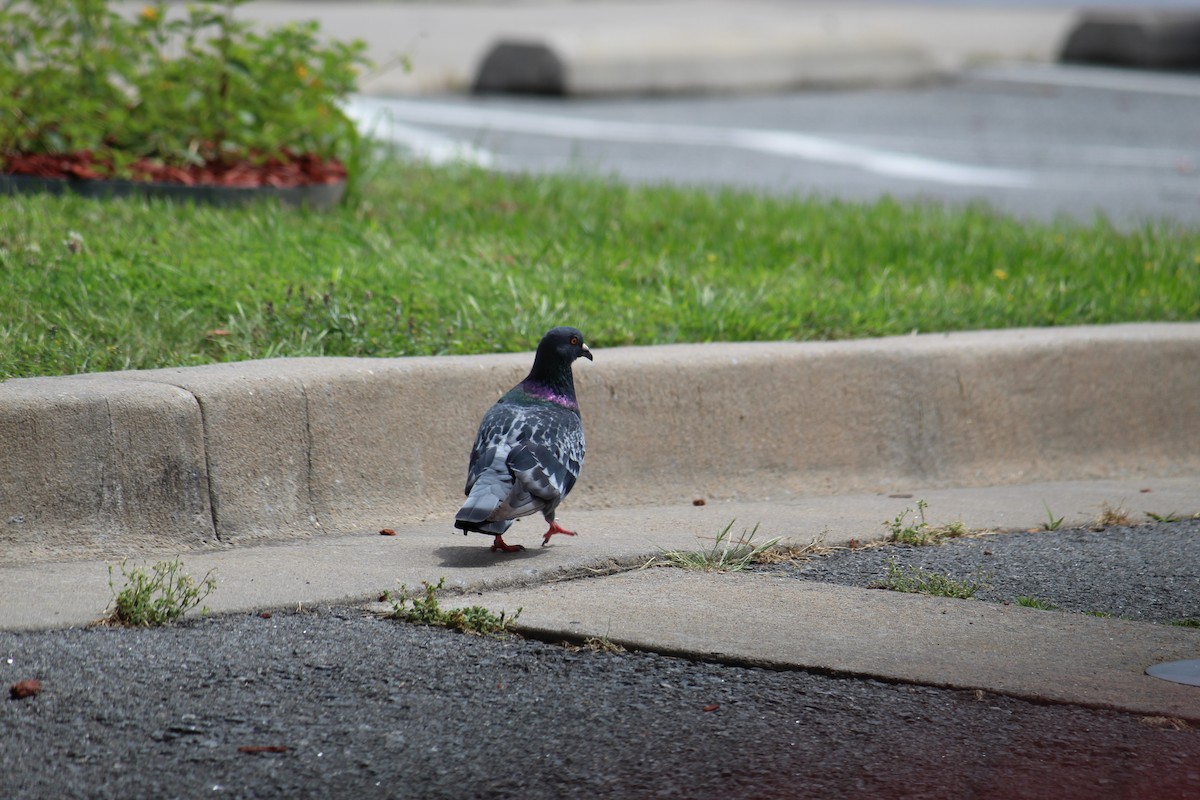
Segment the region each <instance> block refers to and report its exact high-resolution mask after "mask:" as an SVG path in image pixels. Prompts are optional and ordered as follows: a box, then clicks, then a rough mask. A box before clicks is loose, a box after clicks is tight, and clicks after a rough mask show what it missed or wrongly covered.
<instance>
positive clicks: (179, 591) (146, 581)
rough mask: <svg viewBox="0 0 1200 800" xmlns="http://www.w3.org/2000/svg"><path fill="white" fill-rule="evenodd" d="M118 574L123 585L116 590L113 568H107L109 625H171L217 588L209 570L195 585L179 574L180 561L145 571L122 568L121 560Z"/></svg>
mask: <svg viewBox="0 0 1200 800" xmlns="http://www.w3.org/2000/svg"><path fill="white" fill-rule="evenodd" d="M121 575H122V576H123V577H124V578H125V584H124V586H122V588H121V589H120V590H118V589H117V588H116V583H115V576H114V570H113V565H112V564H109V565H108V587H109V589H110V590H112V593H113V602H112V606H113V608H112V612H111V614H110V615H109V616H108V618H107V620H106V621H107V622H109V623H110V624H113V625H129V626H132V627H150V626H158V625H165V624H167V623H168V622H174V621H175V620H177V619H179V618H180V617H182V616H183V615H184V614H186V613H187V612H188V611H190V610H192V609H193V608H195V607H196V606H198V605H200V603H202V602H204V599H205V598H206V597H208V596H209V595H210V594H212V591H213V590H214V589H216V588H217V579H216V578H214V577H213V574H212V570H209V571H208V573H207V574H205V576H204V577H203V578H201V579H200V581H198V582H197V581H196V580H195V579H194V578H193V577H192V576H191V575H188V574H187V573H186V572H184V571H183V562H182V561H180V560H178V559H175V560H173V561H160V562H158V563H157V564H155V565H154V566H153V567H151V568H150V570H149V571H147V570H146V569H145V568H144V567H134V568H133V569H126V562H124V561H122V562H121Z"/></svg>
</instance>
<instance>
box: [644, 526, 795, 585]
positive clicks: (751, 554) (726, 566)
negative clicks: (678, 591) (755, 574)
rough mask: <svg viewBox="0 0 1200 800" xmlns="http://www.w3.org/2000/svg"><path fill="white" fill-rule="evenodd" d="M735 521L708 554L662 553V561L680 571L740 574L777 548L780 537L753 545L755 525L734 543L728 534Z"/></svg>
mask: <svg viewBox="0 0 1200 800" xmlns="http://www.w3.org/2000/svg"><path fill="white" fill-rule="evenodd" d="M736 521H737V520H732V521H730V523H729V524H728V525H726V526H725V528H724V530H722V531H721V532H720V533H718V534H717V537H716V539H715V540H714V541H713V545H712V547H710V548H708V549H707V550H699V551H687V550H665V551H663V558H664V559H666V563H667V564H668V565H669V566H672V567H680V568H681V569H691V570H700V571H703V572H739V571H741V570H744V569H745V568H746V567H748V566H750V565H751V564H754V563H756V560H757V559H758V558H760V557H761V556H762V555H763V553H765V552H766V551H768V550H770V549H771V548H773V547H775V546H776V545H777V544H779V541H780V538H779V537H776V538H774V539H769V540H767V541H765V542H759V543H755V542H754V536H755V534H757V533H758V525H755V526H754V528H753V529H752V530H750V531H745V530H743V531H742V532H741V533H740V534H739V535H738V537H737V539H734V538H733V537H732V536H731V535H730V531H732V530H733V523H734V522H736Z"/></svg>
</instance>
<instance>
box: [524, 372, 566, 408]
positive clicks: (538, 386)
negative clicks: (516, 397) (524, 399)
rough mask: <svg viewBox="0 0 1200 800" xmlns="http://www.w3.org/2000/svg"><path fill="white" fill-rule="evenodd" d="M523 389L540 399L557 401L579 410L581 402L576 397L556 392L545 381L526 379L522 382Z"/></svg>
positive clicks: (561, 404) (564, 405) (558, 403)
mask: <svg viewBox="0 0 1200 800" xmlns="http://www.w3.org/2000/svg"><path fill="white" fill-rule="evenodd" d="M521 391H523V392H524V393H525V394H527V395H529V396H530V397H533V398H536V399H538V400H543V401H546V402H550V403H555V404H557V405H560V406H563V407H564V408H571V409H574V410H576V411H578V410H579V403H578V402H577V401H576V400H575V398H574V397H572V396H571V395H569V394H561V393H559V392H556V391H554V389H552V388H550V387H549V386H547V385H546V384H544V383H538V382H537V381H531V380H528V379H526V380H524V381H522V382H521Z"/></svg>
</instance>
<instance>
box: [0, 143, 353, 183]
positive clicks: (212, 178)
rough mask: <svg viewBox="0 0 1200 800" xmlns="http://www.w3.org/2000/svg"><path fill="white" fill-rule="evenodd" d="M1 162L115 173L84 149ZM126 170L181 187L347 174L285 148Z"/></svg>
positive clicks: (48, 174)
mask: <svg viewBox="0 0 1200 800" xmlns="http://www.w3.org/2000/svg"><path fill="white" fill-rule="evenodd" d="M4 164H5V165H4V168H3V172H4V173H6V174H9V175H28V176H31V177H38V178H81V179H84V180H108V179H111V178H113V177H114V176H113V175H112V165H111V164H109V163H106V162H104V161H103V160H101V159H98V158H96V157H95V156H94V155H93V154H92V152H91V151H89V150H82V151H80V152H78V153H63V154H53V155H47V154H41V153H38V154H25V153H7V154H5V156H4ZM130 170H131V173H132V174H131V175H130V176H129V178H130V179H131V180H135V181H147V182H156V183H177V184H182V185H184V186H202V185H203V186H232V187H239V188H250V187H255V186H274V187H276V188H279V189H286V188H290V187H293V186H309V185H312V184H322V183H337V182H339V181H343V180H345V179H346V167H345V166H344V165H343V164H342V163H341V162H340V161H336V160H332V159H330V160H322V159H321V158H318V157H317V156H314V155H312V154H310V153H304V154H301V155H295V154H293V153H290V152H286V151H285V152H284V155H283V158H281V159H274V158H273V159H269V160H267V161H265V162H264V163H262V164H255V163H252V162H250V161H233V162H226V161H220V162H215V161H213V162H209V163H207V164H203V165H197V166H188V167H170V166H165V165H163V164H159V163H155V162H153V161H150V160H147V159H142V160H140V161H135V162H134V163H133V164H132V165H130Z"/></svg>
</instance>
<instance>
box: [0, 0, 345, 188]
mask: <svg viewBox="0 0 1200 800" xmlns="http://www.w3.org/2000/svg"><path fill="white" fill-rule="evenodd" d="M244 2H245V0H228V2H225V3H222V4H220V5H217V6H214V5H213V4H211V3H199V4H189V5H188V6H187V9H186V11H183V10H179V9H178V8H177V7H175V8H173V9H172V10H171V11H168V9H167V7H166V5H165V4H164V3H162V2H158V3H156V4H153V5H147V6H145V7H144V8H143V9H142V10H141V13H140V14H137V15H136V16H133V17H131V18H129V17H125V16H122V15H121V14H119V13H117V12H116V11H114V10H112V9H110V8H109V5H108V2H107V0H28V1H25V2H22V1H21V0H6V1H5V0H0V172H12V171H14V168H13V167H14V163H13V162H15V161H16V157H17V156H70V157H72V159H73V160H72V161H71V162H70V167H69V169H70V171H71V174H75V175H76V176H78V177H83V178H96V177H123V178H134V179H137V178H142V179H145V178H147V177H151V176H152V175H154V173H155V170H158V171H159V172H161V169H162V168H164V167H166V168H175V169H182V168H189V167H192V168H195V167H200V166H205V165H225V164H231V163H244V162H250V163H254V164H263V163H267V162H272V161H274V162H282V163H292V162H297V161H300V160H302V159H309V160H313V159H315V160H318V161H321V162H336V163H339V164H344V163H346V162H347V161H349V160H351V159H352V158H353V157H354V155H355V153H354V151H355V149H356V148H357V147H358V146H359V145H358V137H357V133H356V131H355V128H354V125H353V123H352V122H351V121H350V120H349V119H348V118H347V117H346V115H345V114H344V113H343V112H342V110H341V109H340V107H339V106H338V101H339V100H341V99H343V98H344V97H346V96H347V95H348V94H349V93H350V92H352V91H353V90H354V87H355V82H356V75H357V71H358V68H359V67H360V66H364V65H366V63H367V61H366V59H365V57H364V55H363V54H364V51H365V49H366V46H365V45H364V44H363V43H362V42H358V41H355V42H351V43H339V42H333V43H326V44H322V43H321V42H320V41H319V40H318V25H317V23H315V22H309V23H301V24H289V25H284V26H280V27H277V28H274V29H270V30H267V31H265V32H257V31H255V30H254V29H252V28H251V26H250V25H249V24H248V23H245V22H241V21H238V20H235V19H234V11H235V9H236V8H237V7H238V6H240V5H241V4H242V3H244ZM343 174H344V173H343ZM154 177H159V178H160V179H161V177H160V176H158V175H154Z"/></svg>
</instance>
